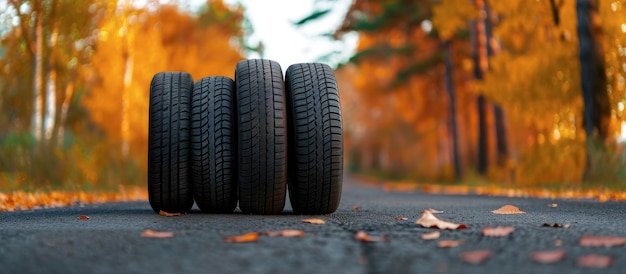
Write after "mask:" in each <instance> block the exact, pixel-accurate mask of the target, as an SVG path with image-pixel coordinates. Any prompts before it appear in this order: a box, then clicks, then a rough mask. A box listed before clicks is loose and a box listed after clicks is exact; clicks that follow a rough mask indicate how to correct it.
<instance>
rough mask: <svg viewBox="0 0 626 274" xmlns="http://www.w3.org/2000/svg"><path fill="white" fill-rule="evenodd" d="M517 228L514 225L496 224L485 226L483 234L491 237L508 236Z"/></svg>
mask: <svg viewBox="0 0 626 274" xmlns="http://www.w3.org/2000/svg"><path fill="white" fill-rule="evenodd" d="M513 231H515V228H514V227H512V226H496V227H485V228H483V235H485V236H489V237H506V236H509V234H511V233H513Z"/></svg>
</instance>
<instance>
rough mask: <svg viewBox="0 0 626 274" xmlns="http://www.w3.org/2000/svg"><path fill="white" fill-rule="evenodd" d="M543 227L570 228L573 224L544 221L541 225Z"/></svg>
mask: <svg viewBox="0 0 626 274" xmlns="http://www.w3.org/2000/svg"><path fill="white" fill-rule="evenodd" d="M541 226H543V227H556V228H570V227H571V226H572V225H571V224H560V223H543V225H541Z"/></svg>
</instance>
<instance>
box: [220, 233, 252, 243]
mask: <svg viewBox="0 0 626 274" xmlns="http://www.w3.org/2000/svg"><path fill="white" fill-rule="evenodd" d="M259 234H260V233H259V232H248V233H245V234H241V235H235V236H228V237H225V238H224V242H227V243H249V242H256V241H258V240H259Z"/></svg>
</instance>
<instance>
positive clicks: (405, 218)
mask: <svg viewBox="0 0 626 274" xmlns="http://www.w3.org/2000/svg"><path fill="white" fill-rule="evenodd" d="M394 219H396V221H406V220H408V219H409V218H407V217H394Z"/></svg>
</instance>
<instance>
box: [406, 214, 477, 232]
mask: <svg viewBox="0 0 626 274" xmlns="http://www.w3.org/2000/svg"><path fill="white" fill-rule="evenodd" d="M415 223H416V224H418V225H421V226H423V227H427V228H438V229H466V228H467V225H466V224H455V223H450V222H446V221H442V220H439V219H438V218H437V217H435V215H433V214H432V213H430V212H429V211H426V210H424V211H422V217H420V218H419V219H417V221H415Z"/></svg>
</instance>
